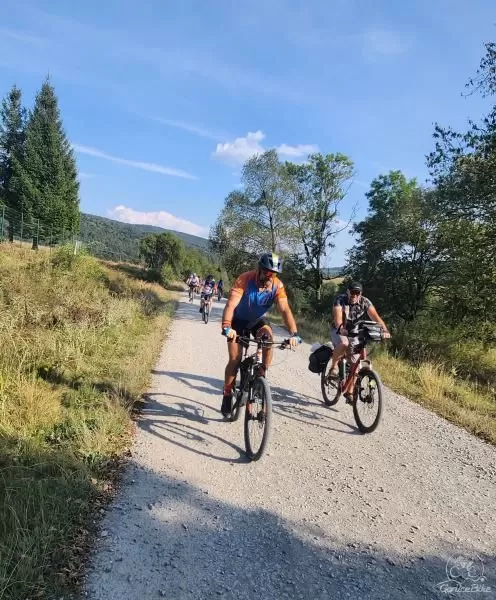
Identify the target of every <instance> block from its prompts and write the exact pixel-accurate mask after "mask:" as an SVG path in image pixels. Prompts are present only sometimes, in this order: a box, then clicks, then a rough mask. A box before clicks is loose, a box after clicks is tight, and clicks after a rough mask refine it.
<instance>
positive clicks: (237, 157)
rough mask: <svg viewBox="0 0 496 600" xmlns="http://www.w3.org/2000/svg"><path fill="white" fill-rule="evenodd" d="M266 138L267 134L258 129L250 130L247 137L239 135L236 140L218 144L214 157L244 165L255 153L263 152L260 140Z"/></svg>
mask: <svg viewBox="0 0 496 600" xmlns="http://www.w3.org/2000/svg"><path fill="white" fill-rule="evenodd" d="M264 138H265V134H264V133H263V132H262V131H260V130H258V131H255V132H251V131H249V132H248V134H247V135H246V136H245V137H239V138H236V139H235V140H234V142H226V143H225V144H217V148H216V149H215V152H214V153H213V156H214V158H218V159H220V160H222V161H224V162H227V163H229V164H234V165H238V164H239V165H242V164H243V163H244V162H245V161H246V160H248V159H249V158H250V157H251V156H253V155H254V154H262V152H263V151H264V149H263V147H262V146H261V144H260V142H261V141H262V140H263V139H264Z"/></svg>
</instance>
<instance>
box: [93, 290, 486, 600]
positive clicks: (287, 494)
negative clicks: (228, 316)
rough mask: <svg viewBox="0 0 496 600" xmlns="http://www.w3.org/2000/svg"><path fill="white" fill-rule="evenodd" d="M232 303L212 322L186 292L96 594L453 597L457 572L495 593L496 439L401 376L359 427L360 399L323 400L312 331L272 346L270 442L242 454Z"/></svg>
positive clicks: (105, 540)
mask: <svg viewBox="0 0 496 600" xmlns="http://www.w3.org/2000/svg"><path fill="white" fill-rule="evenodd" d="M222 306H223V305H222ZM222 306H221V305H219V304H218V303H215V305H214V309H213V314H212V320H211V322H210V323H209V324H208V325H204V324H203V323H201V321H200V315H199V313H198V301H196V302H195V305H191V304H189V303H188V302H187V298H183V301H182V302H181V303H180V304H179V308H178V311H177V314H176V319H175V321H174V323H173V326H172V329H171V332H170V336H169V339H168V341H167V343H166V344H165V346H164V349H163V352H162V355H161V357H160V360H159V363H158V365H157V367H156V370H155V371H154V375H153V383H152V386H151V388H150V390H149V393H148V394H147V402H146V405H145V410H144V414H143V418H142V420H141V422H140V427H139V432H138V436H137V439H136V442H135V446H134V449H133V453H132V454H133V456H132V458H131V459H130V464H129V468H128V470H127V473H126V477H125V481H124V485H123V488H122V493H121V494H120V496H119V497H118V498H117V500H116V502H115V504H114V505H113V506H112V508H111V510H109V512H108V514H107V516H106V517H105V520H104V523H103V531H102V534H101V535H102V537H101V540H100V541H99V547H98V549H97V552H96V554H95V557H94V560H93V567H92V569H91V570H90V573H89V576H88V582H87V588H86V589H87V596H88V597H89V598H92V599H101V600H112V599H119V600H134V599H139V600H145V599H148V598H169V599H174V600H175V599H182V598H195V599H200V598H229V599H231V598H232V599H240V600H241V599H251V598H253V599H258V600H261V599H264V600H265V599H267V600H269V599H270V600H279V599H282V598H291V599H293V598H305V599H307V598H308V599H311V600H313V599H324V598H325V599H326V600H330V599H341V598H371V599H372V598H377V599H380V600H384V599H386V598H398V599H400V598H401V599H403V598H408V599H414V598H415V599H417V598H438V597H439V598H446V597H447V596H448V594H447V593H446V592H445V591H444V592H443V589H444V590H446V589H447V587H451V588H454V587H456V585H457V582H456V578H458V581H461V582H462V583H463V585H464V586H465V587H468V586H472V585H481V586H485V587H483V588H482V589H485V588H488V587H489V588H490V590H489V591H480V592H478V593H475V594H470V596H469V597H471V598H484V599H486V598H495V597H496V558H495V549H496V519H495V518H494V511H495V507H496V485H495V484H496V450H495V449H494V448H493V447H490V446H488V445H486V444H484V443H483V442H481V441H479V440H478V439H476V438H474V437H472V436H470V435H469V434H467V433H465V432H464V431H462V430H460V429H457V428H456V427H454V426H452V425H450V424H449V423H447V422H445V421H443V420H442V419H440V418H438V417H437V416H435V415H433V414H431V413H429V412H427V411H426V410H424V409H422V408H421V407H419V406H417V405H416V404H413V403H411V402H409V401H408V400H406V399H405V398H402V397H400V396H397V395H396V394H393V393H392V392H387V393H386V398H385V411H384V418H383V421H382V423H381V425H380V427H379V429H378V430H377V431H376V432H375V433H374V434H371V435H368V436H363V435H360V434H359V433H358V432H357V430H356V428H355V424H354V420H353V414H352V411H351V408H350V407H348V406H346V405H345V404H344V403H343V402H342V401H340V402H339V403H338V404H337V406H335V407H333V408H331V409H328V408H325V407H324V406H323V405H322V403H321V400H320V389H319V379H318V377H317V376H316V375H313V374H312V373H310V372H309V371H308V370H307V363H308V352H309V345H308V344H304V345H303V346H302V347H301V348H300V349H299V350H298V352H296V353H290V352H277V353H276V355H275V360H274V366H273V368H272V369H271V371H270V373H269V381H270V383H271V386H272V389H273V395H274V412H275V416H274V428H273V435H272V440H271V443H270V447H269V452H268V454H267V455H266V456H264V457H263V458H262V460H261V461H259V462H258V463H247V462H246V460H245V458H244V456H243V450H242V448H243V428H242V422H241V420H240V421H239V422H238V423H233V424H231V423H225V422H223V420H222V418H221V415H220V413H219V411H218V409H219V407H220V401H221V390H222V377H223V370H224V365H225V361H226V348H225V340H224V339H223V338H222V337H221V335H220V333H219V329H220V327H219V318H220V314H221V309H222ZM457 557H463V558H465V559H472V560H473V561H474V562H473V565H472V568H471V569H469V570H468V571H467V568H466V564H462V562H460V561H458V562H457V563H456V564H455V559H456V558H457ZM448 559H450V562H449V567H452V568H451V571H450V574H451V577H452V579H451V580H449V581H448V583H447V584H446V585H445V586H444V588H443V586H439V585H438V584H441V583H442V582H446V581H447V580H448V575H447V572H446V564H447V561H448ZM481 560H482V563H483V567H484V576H485V577H486V578H487V579H486V580H485V581H482V580H480V579H479V580H477V578H478V576H479V575H480V569H481V564H482V563H481V562H480V561H481ZM456 596H457V597H460V594H456ZM463 597H467V596H465V595H464V596H463Z"/></svg>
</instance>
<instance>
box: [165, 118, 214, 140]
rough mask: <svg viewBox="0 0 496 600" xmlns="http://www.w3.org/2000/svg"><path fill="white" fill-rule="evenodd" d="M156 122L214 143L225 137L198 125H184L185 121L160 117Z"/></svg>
mask: <svg viewBox="0 0 496 600" xmlns="http://www.w3.org/2000/svg"><path fill="white" fill-rule="evenodd" d="M157 121H158V122H159V123H162V124H163V125H168V126H169V127H175V128H176V129H182V130H183V131H187V132H188V133H193V134H194V135H199V136H200V137H205V138H208V139H210V140H214V141H216V142H218V141H219V140H221V139H224V138H225V137H226V136H225V135H222V134H220V133H218V132H215V131H211V130H210V129H207V128H205V127H202V126H200V125H194V124H193V123H186V122H185V121H174V120H172V119H162V118H160V117H159V118H158V119H157Z"/></svg>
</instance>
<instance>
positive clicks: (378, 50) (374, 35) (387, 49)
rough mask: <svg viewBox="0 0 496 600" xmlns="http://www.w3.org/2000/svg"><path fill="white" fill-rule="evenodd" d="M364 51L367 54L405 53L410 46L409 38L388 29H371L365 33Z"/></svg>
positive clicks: (389, 54)
mask: <svg viewBox="0 0 496 600" xmlns="http://www.w3.org/2000/svg"><path fill="white" fill-rule="evenodd" d="M363 43H364V51H365V53H366V54H367V55H370V54H383V55H388V56H394V55H398V54H403V53H404V52H406V50H407V49H408V47H409V46H410V42H409V40H406V39H404V38H401V37H400V36H399V35H397V34H396V33H394V32H393V31H388V30H386V29H379V28H375V29H369V30H368V31H366V32H365V34H364V35H363Z"/></svg>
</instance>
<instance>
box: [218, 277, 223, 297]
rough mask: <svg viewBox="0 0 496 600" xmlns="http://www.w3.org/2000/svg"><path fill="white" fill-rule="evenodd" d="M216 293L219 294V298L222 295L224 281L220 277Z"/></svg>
mask: <svg viewBox="0 0 496 600" xmlns="http://www.w3.org/2000/svg"><path fill="white" fill-rule="evenodd" d="M217 294H218V296H219V300H220V299H221V298H222V296H223V295H224V282H223V281H222V279H219V282H218V283H217Z"/></svg>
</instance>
